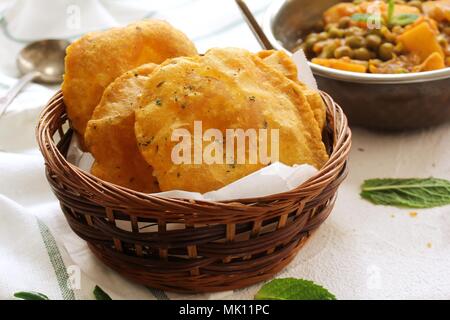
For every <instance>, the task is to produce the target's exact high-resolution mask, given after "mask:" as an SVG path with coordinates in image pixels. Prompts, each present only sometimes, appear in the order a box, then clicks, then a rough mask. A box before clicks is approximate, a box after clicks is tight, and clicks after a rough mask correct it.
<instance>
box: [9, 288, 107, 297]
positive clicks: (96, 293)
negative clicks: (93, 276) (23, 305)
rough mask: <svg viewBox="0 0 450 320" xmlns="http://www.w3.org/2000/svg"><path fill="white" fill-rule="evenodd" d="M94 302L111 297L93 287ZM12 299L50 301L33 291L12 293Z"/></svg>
mask: <svg viewBox="0 0 450 320" xmlns="http://www.w3.org/2000/svg"><path fill="white" fill-rule="evenodd" d="M92 293H93V294H94V297H95V300H112V299H111V297H110V296H109V295H108V294H107V293H106V292H105V291H103V289H102V288H100V287H99V286H95V288H94V291H93V292H92ZM14 297H15V298H18V299H21V300H50V299H49V298H48V297H47V296H46V295H45V294H43V293H39V292H35V291H20V292H16V293H14Z"/></svg>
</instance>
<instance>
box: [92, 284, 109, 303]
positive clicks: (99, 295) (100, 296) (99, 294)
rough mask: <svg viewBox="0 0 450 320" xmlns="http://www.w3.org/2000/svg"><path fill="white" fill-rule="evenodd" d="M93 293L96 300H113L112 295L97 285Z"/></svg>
mask: <svg viewBox="0 0 450 320" xmlns="http://www.w3.org/2000/svg"><path fill="white" fill-rule="evenodd" d="M93 293H94V297H95V300H112V299H111V297H110V296H109V295H108V294H107V293H106V292H105V291H103V289H102V288H100V287H99V286H95V288H94V292H93Z"/></svg>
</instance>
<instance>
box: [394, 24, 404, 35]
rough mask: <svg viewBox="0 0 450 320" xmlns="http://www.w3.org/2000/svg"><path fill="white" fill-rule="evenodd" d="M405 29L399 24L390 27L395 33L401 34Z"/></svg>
mask: <svg viewBox="0 0 450 320" xmlns="http://www.w3.org/2000/svg"><path fill="white" fill-rule="evenodd" d="M403 31H405V30H404V29H403V28H402V27H401V26H395V27H393V28H392V32H393V33H395V34H402V33H403Z"/></svg>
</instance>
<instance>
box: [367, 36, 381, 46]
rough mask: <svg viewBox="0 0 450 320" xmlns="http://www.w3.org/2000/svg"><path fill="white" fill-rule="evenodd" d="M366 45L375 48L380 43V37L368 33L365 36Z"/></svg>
mask: <svg viewBox="0 0 450 320" xmlns="http://www.w3.org/2000/svg"><path fill="white" fill-rule="evenodd" d="M366 43H367V47H368V48H369V49H373V50H376V49H378V47H379V46H380V45H381V37H380V36H378V35H376V34H369V35H368V36H367V37H366Z"/></svg>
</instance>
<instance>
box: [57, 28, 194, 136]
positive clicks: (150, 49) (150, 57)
mask: <svg viewBox="0 0 450 320" xmlns="http://www.w3.org/2000/svg"><path fill="white" fill-rule="evenodd" d="M195 54H197V50H196V49H195V46H194V44H193V43H192V42H191V41H190V40H189V39H188V38H187V37H186V36H185V35H184V34H183V33H182V32H181V31H178V30H177V29H175V28H173V27H172V26H171V25H170V24H168V23H167V22H164V21H160V20H143V21H140V22H136V23H133V24H130V25H128V26H127V27H123V28H113V29H109V30H106V31H101V32H93V33H89V34H87V35H85V36H83V37H81V38H80V39H79V40H77V41H75V42H74V43H72V44H71V45H70V46H69V47H68V48H67V53H66V60H65V75H64V82H63V85H62V91H63V94H64V102H65V104H66V107H67V113H68V116H69V118H70V120H71V123H72V127H73V128H74V129H75V130H76V131H77V133H78V134H79V135H80V136H81V137H83V136H84V131H85V129H86V125H87V122H88V121H89V120H90V119H91V116H92V112H93V111H94V108H95V107H96V106H97V105H98V103H99V102H100V99H101V97H102V94H103V91H104V90H105V88H106V87H107V86H108V85H109V84H110V83H111V82H113V81H114V80H115V79H116V78H117V77H119V76H120V75H122V74H123V73H125V72H126V71H129V70H131V69H134V68H136V67H138V66H140V65H142V64H145V63H156V64H159V63H161V62H163V61H164V60H166V59H168V58H173V57H178V56H190V55H195Z"/></svg>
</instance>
